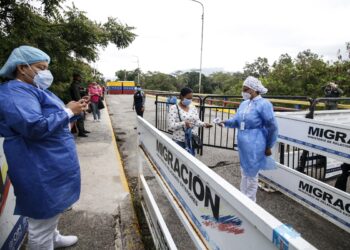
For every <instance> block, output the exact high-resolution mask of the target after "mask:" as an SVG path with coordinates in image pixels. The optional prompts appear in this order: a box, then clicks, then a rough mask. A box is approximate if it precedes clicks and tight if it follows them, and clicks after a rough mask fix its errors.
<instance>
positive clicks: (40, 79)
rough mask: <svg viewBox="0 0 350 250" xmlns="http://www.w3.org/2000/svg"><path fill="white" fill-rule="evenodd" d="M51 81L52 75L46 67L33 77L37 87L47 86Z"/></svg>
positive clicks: (45, 87) (43, 87) (44, 87)
mask: <svg viewBox="0 0 350 250" xmlns="http://www.w3.org/2000/svg"><path fill="white" fill-rule="evenodd" d="M52 82H53V76H52V74H51V71H50V70H48V69H45V70H40V71H38V72H37V73H36V75H35V76H34V78H33V83H34V84H35V85H36V86H38V88H39V89H43V90H45V89H47V88H49V87H50V86H51V84H52Z"/></svg>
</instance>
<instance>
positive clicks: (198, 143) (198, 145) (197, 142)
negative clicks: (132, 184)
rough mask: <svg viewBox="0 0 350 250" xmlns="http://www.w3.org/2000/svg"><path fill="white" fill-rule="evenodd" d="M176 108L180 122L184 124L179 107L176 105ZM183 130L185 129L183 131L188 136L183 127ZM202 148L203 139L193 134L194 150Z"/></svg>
mask: <svg viewBox="0 0 350 250" xmlns="http://www.w3.org/2000/svg"><path fill="white" fill-rule="evenodd" d="M176 108H177V114H178V115H179V120H180V122H182V119H181V116H180V109H179V106H178V105H176ZM182 129H183V131H184V132H185V134H186V131H185V128H184V127H182ZM202 147H203V143H202V140H201V138H200V137H199V136H198V135H196V134H192V148H202Z"/></svg>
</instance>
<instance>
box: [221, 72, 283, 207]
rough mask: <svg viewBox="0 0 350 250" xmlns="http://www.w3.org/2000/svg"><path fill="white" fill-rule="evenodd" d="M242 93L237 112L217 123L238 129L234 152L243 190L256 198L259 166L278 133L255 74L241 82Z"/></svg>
mask: <svg viewBox="0 0 350 250" xmlns="http://www.w3.org/2000/svg"><path fill="white" fill-rule="evenodd" d="M242 90H243V92H242V97H243V99H244V101H243V102H242V103H241V104H240V106H239V108H238V110H237V113H236V115H235V116H233V117H232V118H231V119H229V120H226V121H223V122H222V123H221V124H220V125H221V126H225V127H229V128H237V129H238V136H237V140H238V152H239V158H240V165H241V175H242V179H241V185H240V189H241V192H242V193H243V194H245V195H246V196H248V197H249V198H250V199H251V200H253V201H254V202H256V192H257V189H258V173H259V170H261V169H265V168H266V164H268V162H269V160H270V159H267V157H268V156H271V154H272V152H271V149H272V147H273V146H274V144H275V143H276V140H277V135H278V127H277V122H276V119H275V116H274V113H273V106H272V104H271V103H270V102H269V101H268V100H266V99H264V98H262V97H261V95H260V94H266V93H267V89H266V88H265V87H264V86H263V85H262V83H261V82H260V81H259V80H258V79H257V78H255V77H252V76H249V77H248V78H247V79H246V80H245V81H244V82H243V89H242Z"/></svg>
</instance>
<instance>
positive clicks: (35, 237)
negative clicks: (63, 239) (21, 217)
mask: <svg viewBox="0 0 350 250" xmlns="http://www.w3.org/2000/svg"><path fill="white" fill-rule="evenodd" d="M59 217H60V215H56V216H55V217H52V218H50V219H46V220H36V219H32V218H28V248H27V249H28V250H52V249H54V239H55V238H56V236H57V235H58V234H59V232H58V231H57V224H58V220H59Z"/></svg>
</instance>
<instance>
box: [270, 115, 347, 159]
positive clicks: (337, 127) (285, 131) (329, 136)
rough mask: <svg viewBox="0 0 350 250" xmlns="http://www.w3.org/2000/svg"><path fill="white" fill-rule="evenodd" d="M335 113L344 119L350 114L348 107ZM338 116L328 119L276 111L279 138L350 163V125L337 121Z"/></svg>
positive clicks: (287, 142)
mask: <svg viewBox="0 0 350 250" xmlns="http://www.w3.org/2000/svg"><path fill="white" fill-rule="evenodd" d="M329 112H332V111H329ZM321 114H322V113H321ZM321 114H319V116H321ZM323 114H324V115H326V114H327V113H326V112H323ZM336 114H338V115H339V116H340V118H342V117H343V120H346V121H348V119H349V118H348V117H350V111H347V110H346V111H343V112H337V113H336ZM340 118H338V121H337V122H334V123H331V122H329V121H327V122H325V121H321V120H312V119H306V118H303V117H300V115H299V114H295V113H278V114H276V119H277V122H278V130H279V131H278V141H280V142H283V143H286V144H290V145H293V146H296V147H298V148H302V149H306V150H309V151H311V152H315V153H318V154H320V155H323V156H327V157H330V158H333V159H337V160H339V161H342V162H347V163H350V125H349V124H348V123H343V124H342V123H340V122H339V119H340ZM319 119H321V118H319ZM340 120H341V119H340ZM334 121H336V118H335V117H334Z"/></svg>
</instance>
